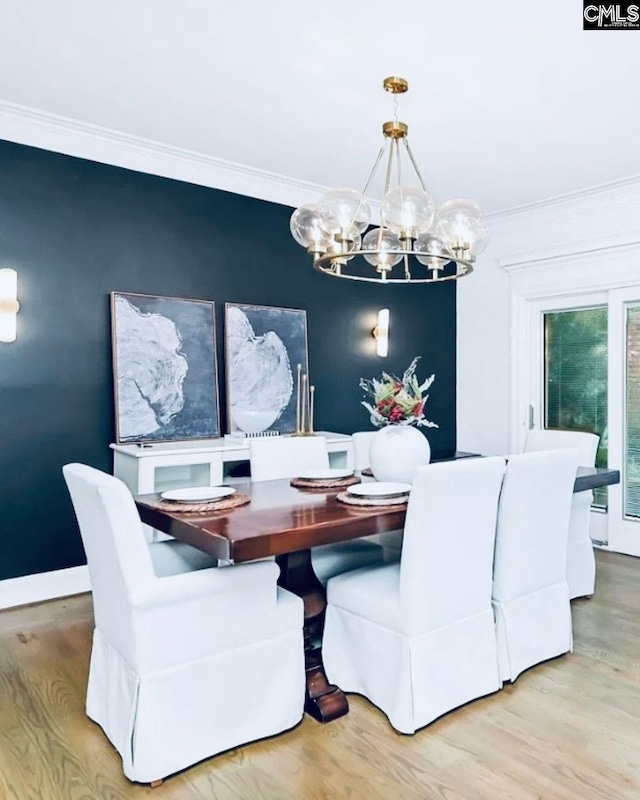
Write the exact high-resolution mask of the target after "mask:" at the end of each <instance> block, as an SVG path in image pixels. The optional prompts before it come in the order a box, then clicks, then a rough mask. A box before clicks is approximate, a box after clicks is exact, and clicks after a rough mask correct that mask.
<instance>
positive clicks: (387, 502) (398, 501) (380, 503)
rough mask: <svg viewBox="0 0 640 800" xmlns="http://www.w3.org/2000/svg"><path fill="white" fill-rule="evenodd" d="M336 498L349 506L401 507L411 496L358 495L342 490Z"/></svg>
mask: <svg viewBox="0 0 640 800" xmlns="http://www.w3.org/2000/svg"><path fill="white" fill-rule="evenodd" d="M336 500H338V501H339V502H340V503H344V504H345V505H347V506H356V507H358V508H380V507H384V506H397V507H398V508H401V507H402V506H406V505H407V501H408V500H409V496H408V495H407V496H406V497H386V498H382V497H358V496H357V495H353V494H349V493H348V492H341V493H340V494H338V495H336Z"/></svg>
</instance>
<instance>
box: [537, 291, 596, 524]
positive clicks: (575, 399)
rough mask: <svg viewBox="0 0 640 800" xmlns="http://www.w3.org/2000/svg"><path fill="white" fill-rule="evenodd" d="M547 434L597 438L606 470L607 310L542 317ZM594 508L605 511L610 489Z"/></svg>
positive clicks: (571, 311) (561, 312)
mask: <svg viewBox="0 0 640 800" xmlns="http://www.w3.org/2000/svg"><path fill="white" fill-rule="evenodd" d="M543 336H544V341H543V347H544V361H543V370H544V376H543V381H544V384H543V391H544V400H543V418H542V420H541V422H542V425H543V427H544V428H552V429H553V428H555V429H561V430H570V431H588V432H589V433H597V434H598V436H599V437H600V446H599V448H598V454H597V457H596V466H598V467H606V465H607V373H608V348H607V340H608V309H607V307H606V306H596V307H594V308H572V309H564V310H563V309H561V310H557V311H555V310H553V311H552V310H546V311H543ZM594 505H595V506H596V507H598V508H602V509H606V507H607V489H606V487H604V488H602V489H598V490H596V492H595V498H594Z"/></svg>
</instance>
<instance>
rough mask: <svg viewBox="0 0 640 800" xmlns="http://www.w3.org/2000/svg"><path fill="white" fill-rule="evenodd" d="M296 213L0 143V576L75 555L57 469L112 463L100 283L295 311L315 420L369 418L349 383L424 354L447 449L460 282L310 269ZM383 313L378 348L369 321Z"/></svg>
mask: <svg viewBox="0 0 640 800" xmlns="http://www.w3.org/2000/svg"><path fill="white" fill-rule="evenodd" d="M290 214H291V209H290V208H286V207H284V206H280V205H276V204H273V203H268V202H264V201H260V200H254V199H251V198H247V197H242V196H240V195H234V194H230V193H227V192H222V191H217V190H214V189H207V188H203V187H199V186H194V185H191V184H187V183H182V182H179V181H173V180H168V179H165V178H159V177H156V176H151V175H144V174H141V173H137V172H132V171H129V170H125V169H120V168H117V167H110V166H106V165H103V164H97V163H94V162H90V161H85V160H82V159H76V158H70V157H67V156H63V155H59V154H56V153H50V152H47V151H44V150H38V149H35V148H31V147H25V146H22V145H17V144H12V143H8V142H0V267H4V266H10V267H13V268H14V269H16V270H17V271H18V285H19V294H20V302H21V304H22V309H21V311H20V314H19V316H18V340H17V341H16V342H15V343H13V344H0V579H3V578H11V577H17V576H21V575H28V574H31V573H36V572H44V571H48V570H54V569H62V568H65V567H73V566H77V565H79V564H83V563H85V557H84V552H83V549H82V544H81V541H80V536H79V533H78V530H77V526H76V523H75V519H74V516H73V511H72V507H71V503H70V500H69V497H68V495H67V491H66V487H65V485H64V482H63V479H62V473H61V467H62V465H63V464H65V463H67V462H69V461H82V462H85V463H87V464H91V465H92V466H95V467H98V468H99V469H103V470H108V471H110V470H111V468H112V459H111V451H110V450H109V449H108V445H109V443H110V442H112V441H113V440H114V418H113V417H114V409H113V381H112V370H111V337H110V319H109V292H111V291H112V290H117V291H122V292H142V293H145V294H157V295H165V296H176V297H191V298H201V299H207V300H215V301H216V313H217V324H218V358H219V366H220V373H221V381H222V385H221V386H220V390H221V391H220V399H221V423H222V428H223V430H224V426H225V404H224V383H223V381H224V368H223V365H224V361H223V331H222V322H223V313H224V306H223V304H224V302H225V301H231V302H239V303H255V304H264V305H275V306H286V307H290V308H304V309H306V310H307V315H308V331H309V359H310V365H311V373H312V377H313V381H314V382H315V384H316V387H317V390H316V397H317V411H316V421H317V426H316V427H317V428H318V429H324V430H334V431H342V432H345V433H351V432H353V431H355V430H362V429H367V428H368V427H369V423H368V416H367V413H366V411H365V409H364V408H362V406H360V405H359V403H360V400H361V394H362V393H361V390H360V389H359V388H358V380H359V378H360V377H361V376H366V377H370V376H372V375H375V374H377V373H378V372H379V371H380V370H381V369H383V368H384V369H387V370H390V371H396V372H401V371H402V370H403V369H404V368H405V367H406V366H407V365H408V364H409V362H410V361H411V359H412V357H413V356H414V355H421V356H422V361H421V364H420V367H419V373H418V374H419V377H421V378H422V377H426V376H427V374H430V373H431V372H435V373H436V381H435V383H434V384H433V387H432V389H431V397H430V399H429V403H428V406H427V411H428V414H427V416H429V418H430V419H433V420H435V421H436V422H438V424H439V425H440V428H439V429H438V430H435V429H434V430H428V431H427V435H428V436H429V439H430V441H431V445H432V449H433V450H434V452H436V453H444V452H447V451H452V450H454V449H455V439H456V432H455V386H456V372H455V338H456V337H455V334H456V329H455V284H448V285H444V284H443V285H438V286H428V285H427V286H419V285H418V286H398V287H393V286H387V287H380V286H373V285H370V284H357V283H351V282H349V281H339V280H333V279H331V278H328V277H326V276H324V275H320V274H318V273H316V272H315V271H314V270H313V269H312V267H311V263H310V259H309V257H308V256H307V255H306V253H305V252H304V250H303V249H302V248H301V247H299V246H298V245H297V244H296V243H295V242H294V241H293V239H292V238H291V236H290V234H289V216H290ZM385 306H386V307H388V308H389V309H390V310H391V334H390V350H389V357H388V358H386V359H381V358H378V357H377V356H376V355H375V342H374V340H373V337H372V336H371V330H372V328H373V327H374V325H375V322H376V313H377V310H378V309H379V308H382V307H385Z"/></svg>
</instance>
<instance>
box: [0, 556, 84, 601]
mask: <svg viewBox="0 0 640 800" xmlns="http://www.w3.org/2000/svg"><path fill="white" fill-rule="evenodd" d="M89 591H91V584H90V582H89V569H88V568H87V567H86V566H83V567H71V568H70V569H58V570H55V571H53V572H40V573H38V574H37V575H25V576H24V578H9V579H8V580H4V581H0V609H2V608H12V607H13V606H23V605H26V604H27V603H39V602H41V601H42V600H53V599H54V598H56V597H66V596H67V595H70V594H81V593H82V592H89Z"/></svg>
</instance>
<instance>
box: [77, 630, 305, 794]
mask: <svg viewBox="0 0 640 800" xmlns="http://www.w3.org/2000/svg"><path fill="white" fill-rule="evenodd" d="M304 689H305V683H304V651H303V642H302V630H300V631H292V632H285V633H283V634H281V635H280V636H277V637H274V638H273V639H266V640H263V641H261V642H258V643H257V644H252V645H249V646H246V647H240V648H238V649H236V650H230V651H223V652H220V653H217V654H215V655H212V656H209V657H206V658H203V659H200V660H198V661H194V662H192V663H187V664H181V665H179V666H177V667H173V668H169V669H164V670H160V671H157V672H151V673H147V674H143V675H139V674H136V672H135V671H134V670H133V669H132V668H131V667H130V666H129V664H127V663H126V661H125V660H124V659H123V658H122V656H121V655H120V654H119V652H118V651H117V650H116V649H115V648H114V647H113V646H112V645H111V644H110V643H109V642H108V641H107V640H106V639H105V637H104V636H103V635H102V634H101V632H100V631H99V630H98V629H96V630H95V632H94V639H93V651H92V653H91V666H90V672H89V686H88V691H87V715H88V716H89V717H90V718H91V719H92V720H94V721H95V722H97V723H98V725H100V727H101V728H102V729H103V730H104V732H105V734H106V735H107V737H108V738H109V740H110V741H111V743H112V744H113V746H114V747H115V748H116V750H117V751H118V752H119V753H120V755H121V757H122V764H123V770H124V774H125V775H126V776H127V778H129V779H130V780H132V781H139V782H141V783H150V782H151V781H155V780H159V779H161V778H164V777H166V776H167V775H171V774H172V773H174V772H177V771H179V770H181V769H184V768H185V767H188V766H190V765H191V764H195V763H196V762H198V761H201V760H203V759H206V758H209V757H210V756H213V755H215V754H216V753H220V752H222V751H224V750H228V749H230V748H232V747H236V746H238V745H241V744H245V743H246V742H251V741H254V740H256V739H262V738H265V737H267V736H272V735H274V734H277V733H280V732H281V731H284V730H287V729H288V728H292V727H293V726H294V725H296V724H297V723H298V722H299V721H300V719H301V718H302V709H303V705H304Z"/></svg>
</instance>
